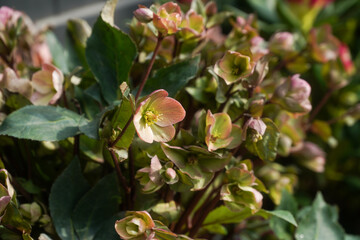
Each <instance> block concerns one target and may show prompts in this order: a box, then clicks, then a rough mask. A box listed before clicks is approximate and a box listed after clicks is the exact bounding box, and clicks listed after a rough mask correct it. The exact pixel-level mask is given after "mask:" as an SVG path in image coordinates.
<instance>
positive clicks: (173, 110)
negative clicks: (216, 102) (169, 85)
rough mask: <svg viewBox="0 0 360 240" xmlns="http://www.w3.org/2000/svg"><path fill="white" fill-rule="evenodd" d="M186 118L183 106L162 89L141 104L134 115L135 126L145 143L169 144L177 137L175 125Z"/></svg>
mask: <svg viewBox="0 0 360 240" xmlns="http://www.w3.org/2000/svg"><path fill="white" fill-rule="evenodd" d="M184 117H185V110H184V108H183V107H182V106H181V104H180V103H179V102H178V101H176V100H175V99H173V98H170V97H168V93H167V92H166V91H165V90H163V89H160V90H157V91H154V92H152V93H151V94H150V95H149V96H147V97H146V98H145V99H144V100H143V101H142V102H140V104H139V106H138V108H137V109H136V112H135V115H134V125H135V128H136V132H137V134H138V136H139V137H140V138H141V139H142V140H143V141H145V142H147V143H152V142H153V141H156V142H168V141H170V140H171V139H172V138H173V137H174V135H175V128H174V126H173V124H175V123H177V122H180V121H182V120H183V119H184Z"/></svg>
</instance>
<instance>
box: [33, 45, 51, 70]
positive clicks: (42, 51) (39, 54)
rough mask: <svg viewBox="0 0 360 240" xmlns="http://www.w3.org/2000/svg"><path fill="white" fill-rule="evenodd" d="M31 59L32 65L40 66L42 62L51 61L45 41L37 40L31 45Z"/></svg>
mask: <svg viewBox="0 0 360 240" xmlns="http://www.w3.org/2000/svg"><path fill="white" fill-rule="evenodd" d="M31 59H32V63H33V66H34V67H40V66H41V65H42V64H44V63H47V62H51V61H52V56H51V52H50V49H49V46H48V45H47V44H46V42H45V41H40V42H37V43H35V44H34V45H33V46H32V47H31Z"/></svg>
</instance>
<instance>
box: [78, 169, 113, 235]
mask: <svg viewBox="0 0 360 240" xmlns="http://www.w3.org/2000/svg"><path fill="white" fill-rule="evenodd" d="M119 196H120V191H119V189H118V182H117V179H116V175H115V174H110V175H108V176H106V177H104V178H103V179H102V180H100V181H99V182H98V183H97V184H96V185H95V186H94V187H93V188H92V189H91V190H90V191H89V192H87V193H86V194H85V195H84V196H83V197H82V198H81V199H80V201H79V202H78V203H77V204H76V207H75V209H74V211H73V214H72V219H73V223H74V228H75V231H76V233H77V235H78V236H79V238H80V239H89V240H90V239H93V238H94V236H95V234H96V233H97V232H98V230H99V229H100V228H101V226H102V224H103V222H104V221H105V220H107V219H110V218H112V216H114V215H115V214H116V212H117V210H118V206H119V200H120V199H119ZM113 224H115V222H113Z"/></svg>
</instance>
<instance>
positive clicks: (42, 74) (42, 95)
mask: <svg viewBox="0 0 360 240" xmlns="http://www.w3.org/2000/svg"><path fill="white" fill-rule="evenodd" d="M31 80H32V81H31V85H32V86H33V88H34V93H33V94H32V95H31V97H30V101H31V102H32V103H33V104H34V105H48V104H54V103H56V101H57V100H58V99H59V98H60V97H61V94H62V91H63V83H64V75H63V74H62V72H61V71H60V70H59V69H58V68H56V67H55V66H53V65H51V64H46V63H45V64H43V65H42V69H41V70H40V71H37V72H36V73H34V74H33V76H32V79H31Z"/></svg>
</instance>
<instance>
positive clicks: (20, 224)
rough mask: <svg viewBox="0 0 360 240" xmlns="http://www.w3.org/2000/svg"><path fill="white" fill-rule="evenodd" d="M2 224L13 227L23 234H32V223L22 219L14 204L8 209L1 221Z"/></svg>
mask: <svg viewBox="0 0 360 240" xmlns="http://www.w3.org/2000/svg"><path fill="white" fill-rule="evenodd" d="M1 224H4V225H6V226H11V227H13V228H16V229H17V230H19V231H21V232H27V233H30V232H31V225H30V223H29V222H27V221H26V220H25V219H24V218H23V217H22V215H21V213H20V211H19V209H18V208H17V207H16V205H15V203H13V202H10V204H9V205H8V206H7V207H6V211H5V214H4V216H2V219H1Z"/></svg>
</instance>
